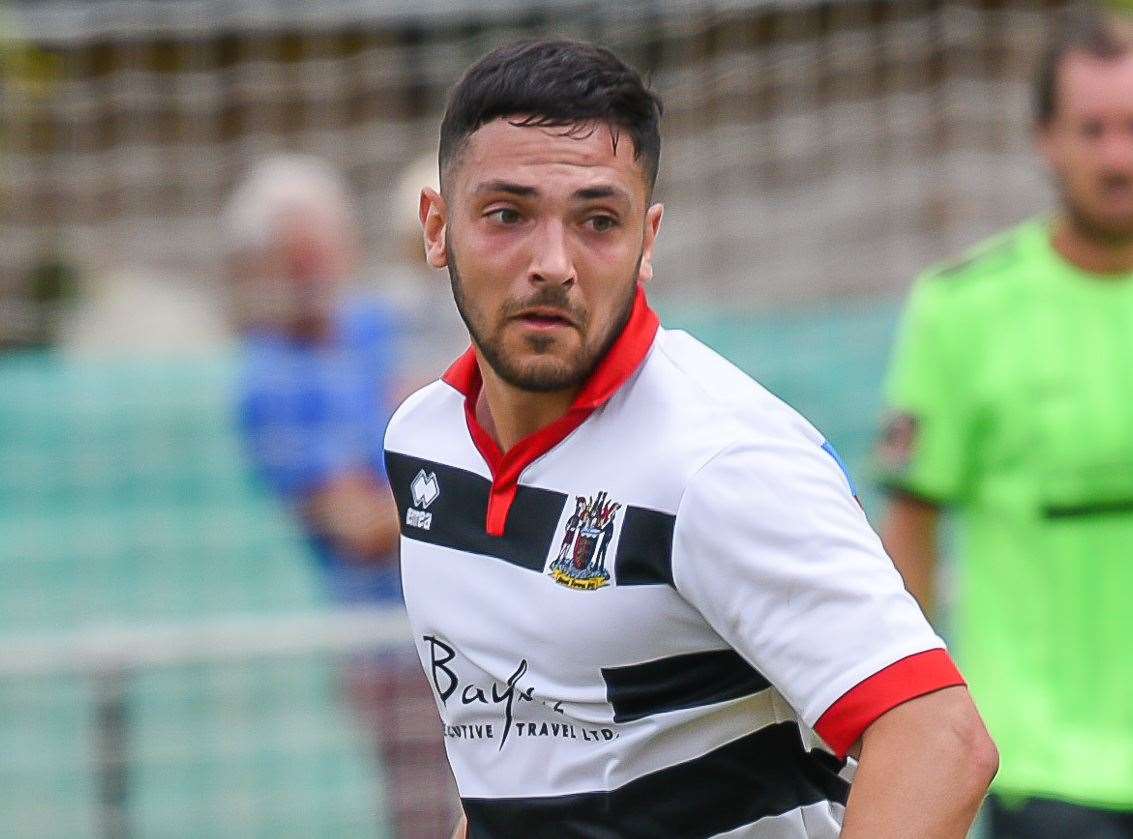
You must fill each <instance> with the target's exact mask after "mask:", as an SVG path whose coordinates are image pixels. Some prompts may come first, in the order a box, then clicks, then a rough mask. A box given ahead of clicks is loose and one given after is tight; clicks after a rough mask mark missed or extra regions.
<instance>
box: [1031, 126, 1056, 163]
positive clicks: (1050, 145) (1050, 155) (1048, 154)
mask: <svg viewBox="0 0 1133 839" xmlns="http://www.w3.org/2000/svg"><path fill="white" fill-rule="evenodd" d="M1054 131H1055V129H1054V126H1053V124H1052V123H1046V124H1037V125H1035V128H1034V131H1033V133H1032V137H1033V141H1034V144H1035V151H1037V152H1038V153H1039V156H1040V157H1042V159H1043V161H1044V162H1045V163H1046V165H1047V168H1048V169H1054V168H1056V167H1057V165H1058V153H1057V148H1056V144H1055V138H1054Z"/></svg>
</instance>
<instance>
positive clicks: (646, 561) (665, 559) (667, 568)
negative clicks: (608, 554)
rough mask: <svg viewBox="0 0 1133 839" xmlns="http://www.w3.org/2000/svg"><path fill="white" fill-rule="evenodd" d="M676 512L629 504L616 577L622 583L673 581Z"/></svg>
mask: <svg viewBox="0 0 1133 839" xmlns="http://www.w3.org/2000/svg"><path fill="white" fill-rule="evenodd" d="M676 521H677V518H676V516H671V515H669V514H667V513H659V512H657V511H656V510H647V509H645V508H643V507H627V508H626V511H625V521H624V522H623V523H622V535H621V539H620V540H619V542H618V555H617V557H615V558H614V578H615V579H616V580H617V583H618V585H619V586H647V585H669V586H672V585H673V528H674V526H675V524H676Z"/></svg>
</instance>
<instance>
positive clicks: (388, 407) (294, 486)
mask: <svg viewBox="0 0 1133 839" xmlns="http://www.w3.org/2000/svg"><path fill="white" fill-rule="evenodd" d="M395 342H396V323H395V318H394V316H393V313H392V312H391V311H389V310H387V309H385V308H384V307H382V306H381V304H380V303H377V302H376V301H373V300H364V299H356V300H352V301H349V302H348V303H346V304H345V305H343V306H342V307H340V308H339V310H338V312H337V314H336V316H335V322H334V324H333V328H332V330H331V335H330V337H329V338H328V339H326V340H324V341H322V342H320V343H318V344H305V343H301V342H298V341H295V340H293V339H291V338H289V337H287V336H284V335H280V334H277V333H268V332H259V333H253V334H252V335H250V336H248V338H247V340H246V342H245V347H244V350H245V352H244V359H243V364H242V370H241V375H240V378H239V397H238V404H239V422H240V430H241V433H242V435H243V438H244V441H245V445H246V448H247V450H248V452H249V454H250V457H251V459H252V462H253V465H254V467H255V469H256V471H257V472H258V473H259V475H260V476H261V478H262V479H263V480H264V481H265V482H266V483H267V485H268V486H269V488H270V489H271V490H272V491H273V492H274V493H275V494H276V495H278V496H279V497H280V498H282V499H283V500H284V501H285V502H287V503H288V504H289V505H295V504H299V503H300V502H302V501H303V499H305V498H306V496H307V495H308V494H309V493H311V492H312V491H314V490H316V489H318V488H319V487H320V486H321V485H323V484H325V483H327V482H328V481H330V480H331V479H333V478H334V477H336V476H338V475H341V474H344V473H346V472H355V471H358V470H360V469H369V470H371V471H372V473H373V474H374V475H376V476H377V477H378V478H379V479H380V480H382V481H384V480H385V466H384V462H383V456H382V439H383V437H384V436H385V428H386V423H387V422H388V421H389V418H390V416H391V415H392V413H393V410H394V408H396V405H395V404H394V403H393V393H392V390H393V387H392V384H393V372H394V365H395V362H396V359H397V352H396V347H395ZM308 539H309V541H310V544H311V548H312V549H313V551H314V554H315V556H316V557H317V559H318V563H319V567H320V568H321V569H322V570H323V572H324V578H325V583H326V585H327V589H328V592H329V594H330V595H331V597H332V598H333V599H334V600H336V601H338V602H346V603H361V602H374V601H391V600H398V599H400V596H401V594H400V581H399V575H398V571H397V564H396V562H393V561H391V562H388V563H377V564H372V563H362V564H360V563H359V562H357V561H352V560H351V558H350V557H348V556H343V555H341V554H340V552H339V551H337V550H336V549H335V547H334V546H333V545H331V544H330V543H329V542H328V541H327V540H326V539H324V538H321V537H319V536H317V535H314V534H308Z"/></svg>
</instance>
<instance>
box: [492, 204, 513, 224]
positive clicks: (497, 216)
mask: <svg viewBox="0 0 1133 839" xmlns="http://www.w3.org/2000/svg"><path fill="white" fill-rule="evenodd" d="M487 215H488V218H490V219H494V220H495V221H498V222H499V223H500V224H505V225H512V224H518V223H519V220H520V215H519V212H518V211H517V210H514V209H512V208H511V207H500V208H498V209H495V210H492V211H491V212H489V213H488V214H487Z"/></svg>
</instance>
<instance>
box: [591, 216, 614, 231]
mask: <svg viewBox="0 0 1133 839" xmlns="http://www.w3.org/2000/svg"><path fill="white" fill-rule="evenodd" d="M586 223H587V224H589V225H590V228H591V229H592V230H593V231H594V232H596V233H606V232H608V231H610V230H613V229H614V228H615V227H617V226H618V220H617V219H616V218H614V217H613V216H607V215H599V216H591V217H590V218H588V219H587V220H586Z"/></svg>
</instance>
